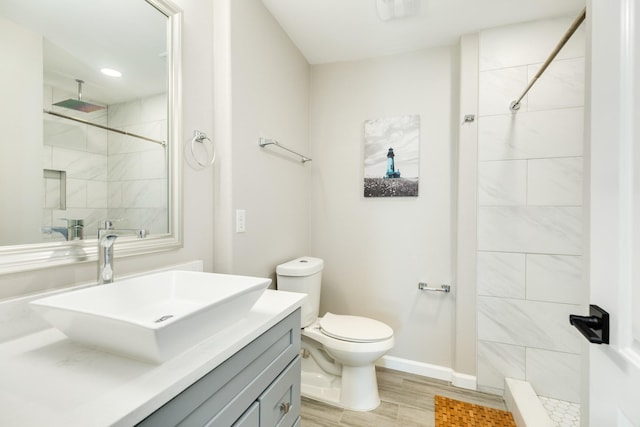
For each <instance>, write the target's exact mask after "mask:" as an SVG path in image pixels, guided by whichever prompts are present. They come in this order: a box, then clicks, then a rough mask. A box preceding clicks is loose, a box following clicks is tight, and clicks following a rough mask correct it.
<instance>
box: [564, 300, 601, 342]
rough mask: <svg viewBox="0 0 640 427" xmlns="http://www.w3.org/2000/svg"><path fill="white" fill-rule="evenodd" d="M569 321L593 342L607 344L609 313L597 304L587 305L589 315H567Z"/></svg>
mask: <svg viewBox="0 0 640 427" xmlns="http://www.w3.org/2000/svg"><path fill="white" fill-rule="evenodd" d="M569 323H570V324H571V325H573V326H575V328H576V329H577V330H578V331H580V333H581V334H582V335H584V337H585V338H586V339H588V340H589V342H591V343H593V344H609V313H607V312H606V311H604V310H603V309H602V308H600V307H598V306H597V305H593V304H592V305H590V306H589V316H579V315H577V314H570V315H569Z"/></svg>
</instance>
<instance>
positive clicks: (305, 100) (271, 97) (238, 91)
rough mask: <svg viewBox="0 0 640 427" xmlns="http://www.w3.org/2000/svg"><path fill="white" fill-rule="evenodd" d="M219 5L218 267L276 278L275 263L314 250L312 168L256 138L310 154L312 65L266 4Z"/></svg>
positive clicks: (242, 0) (237, 1)
mask: <svg viewBox="0 0 640 427" xmlns="http://www.w3.org/2000/svg"><path fill="white" fill-rule="evenodd" d="M215 7H216V8H217V9H216V16H217V18H216V19H218V20H219V21H218V22H220V21H222V22H220V25H219V26H218V32H217V33H216V37H217V39H216V40H217V41H216V43H217V44H216V56H217V59H216V63H217V66H216V69H217V70H218V73H219V74H218V76H217V79H218V80H217V82H216V95H217V97H216V103H218V104H217V107H216V114H217V116H216V133H217V139H218V144H220V153H221V154H222V156H223V157H222V158H221V166H220V167H221V170H220V171H219V173H220V175H219V176H217V177H216V186H217V188H216V193H217V194H216V214H217V215H219V216H217V217H216V245H217V248H219V249H218V250H217V252H216V253H217V256H216V269H217V270H219V271H226V272H233V273H236V274H250V275H258V276H266V277H272V278H275V268H276V265H277V264H279V263H282V262H284V261H288V260H289V259H292V258H295V257H298V256H302V255H308V251H309V244H308V242H309V184H308V182H309V173H310V168H311V166H310V164H309V163H307V164H306V165H303V164H302V163H301V162H300V161H299V159H298V158H296V157H295V156H293V155H291V154H289V153H287V152H286V151H283V150H278V149H277V147H268V148H260V147H259V146H258V138H260V137H266V138H273V139H276V140H278V141H279V142H280V143H282V144H283V145H285V146H287V147H289V148H291V149H293V150H295V151H298V152H301V153H307V152H309V143H308V115H309V111H308V109H309V71H310V69H309V65H308V63H307V62H306V60H305V59H304V57H303V56H302V54H301V53H300V52H299V50H298V49H297V48H296V47H295V46H294V45H293V43H292V42H291V40H290V39H289V38H288V36H287V35H286V34H285V33H284V31H283V30H282V28H281V27H280V26H279V25H278V23H277V22H276V21H275V19H274V18H273V17H272V16H271V14H270V13H269V12H268V11H267V10H266V9H265V7H264V6H263V5H262V3H261V2H259V1H255V0H233V1H232V2H228V1H224V2H218V3H217V4H216V6H215ZM225 15H226V16H228V19H229V22H230V27H229V28H224V25H226V24H225V22H224V16H225ZM227 73H228V74H227ZM231 76H233V77H232V78H231ZM237 209H243V210H245V211H246V231H245V232H244V233H236V232H235V211H236V210H237ZM218 255H219V256H218Z"/></svg>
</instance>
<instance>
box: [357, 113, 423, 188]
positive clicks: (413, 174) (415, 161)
mask: <svg viewBox="0 0 640 427" xmlns="http://www.w3.org/2000/svg"><path fill="white" fill-rule="evenodd" d="M419 153H420V116H419V115H407V116H398V117H387V118H382V119H376V120H366V121H365V122H364V197H404V196H417V195H418V177H419V175H418V170H419V169H418V167H419V163H420V162H419V160H420V156H419Z"/></svg>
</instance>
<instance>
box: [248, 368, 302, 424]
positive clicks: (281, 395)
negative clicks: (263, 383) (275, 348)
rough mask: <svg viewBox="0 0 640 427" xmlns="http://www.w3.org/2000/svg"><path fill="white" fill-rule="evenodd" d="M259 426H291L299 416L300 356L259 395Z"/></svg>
mask: <svg viewBox="0 0 640 427" xmlns="http://www.w3.org/2000/svg"><path fill="white" fill-rule="evenodd" d="M258 402H260V427H276V426H278V427H285V426H286V427H291V426H293V425H294V423H295V422H296V420H297V419H298V417H299V416H300V356H297V357H296V358H295V360H294V361H293V362H291V363H290V364H289V366H288V367H287V369H285V370H284V371H283V372H282V374H280V375H279V376H278V378H276V379H275V381H274V382H273V383H271V385H270V386H269V387H268V388H267V389H266V390H265V391H264V393H262V394H261V395H260V397H259V398H258Z"/></svg>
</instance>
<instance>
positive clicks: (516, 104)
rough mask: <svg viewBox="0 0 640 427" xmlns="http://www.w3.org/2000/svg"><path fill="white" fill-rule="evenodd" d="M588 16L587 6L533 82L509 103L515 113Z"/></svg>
mask: <svg viewBox="0 0 640 427" xmlns="http://www.w3.org/2000/svg"><path fill="white" fill-rule="evenodd" d="M586 16H587V8H586V7H585V8H584V9H582V12H580V15H578V17H577V18H576V19H575V20H574V21H573V22H572V23H571V26H570V27H569V29H568V30H567V32H566V33H564V36H562V39H560V41H559V42H558V44H557V45H556V48H555V49H554V50H553V52H551V55H549V57H548V58H547V60H546V61H544V64H542V67H540V69H539V70H538V72H537V73H536V75H535V76H534V77H533V79H531V82H529V85H528V86H527V88H526V89H525V90H524V92H522V95H520V97H519V98H518V99H516V100H515V101H512V102H511V104H510V105H509V108H510V109H511V111H512V112H514V113H515V112H516V111H518V110H519V109H520V101H522V98H524V96H525V95H526V94H527V92H529V89H531V88H532V87H533V85H534V84H535V83H536V81H538V78H540V76H541V75H542V73H544V71H545V70H546V69H547V67H548V66H549V64H551V61H553V59H554V58H555V57H556V55H558V53H559V52H560V50H561V49H562V48H563V47H564V45H565V44H566V43H567V42H568V41H569V39H570V38H571V36H572V35H573V33H575V32H576V30H577V29H578V27H579V26H580V24H582V22H583V21H584V20H585V18H586Z"/></svg>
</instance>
